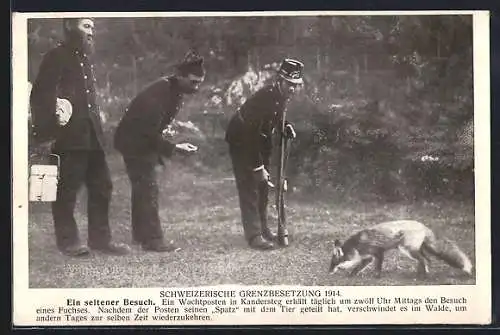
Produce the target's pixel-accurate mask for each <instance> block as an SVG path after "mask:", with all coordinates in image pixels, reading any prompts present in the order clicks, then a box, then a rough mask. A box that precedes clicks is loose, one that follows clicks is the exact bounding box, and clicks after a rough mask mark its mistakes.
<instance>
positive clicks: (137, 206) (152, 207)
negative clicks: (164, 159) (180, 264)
mask: <svg viewBox="0 0 500 335" xmlns="http://www.w3.org/2000/svg"><path fill="white" fill-rule="evenodd" d="M123 160H124V162H125V166H126V168H127V174H128V176H129V179H130V184H131V188H132V191H131V203H132V238H133V240H134V241H136V242H139V243H142V244H149V243H155V242H157V241H161V240H163V231H162V228H161V223H160V216H159V213H158V181H157V179H156V170H155V167H156V164H157V162H158V159H150V158H149V157H147V158H141V157H123Z"/></svg>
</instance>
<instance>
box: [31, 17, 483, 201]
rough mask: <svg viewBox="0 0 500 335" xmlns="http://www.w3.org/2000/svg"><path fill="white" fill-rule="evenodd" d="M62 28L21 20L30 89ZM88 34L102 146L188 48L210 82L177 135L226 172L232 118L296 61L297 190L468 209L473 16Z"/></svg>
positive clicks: (237, 23) (164, 22)
mask: <svg viewBox="0 0 500 335" xmlns="http://www.w3.org/2000/svg"><path fill="white" fill-rule="evenodd" d="M60 28H61V22H60V20H57V19H31V20H30V21H29V24H28V30H29V60H30V62H29V80H30V81H32V80H33V78H34V76H35V75H36V73H37V69H38V65H39V63H40V60H41V58H42V56H43V53H45V52H46V51H47V50H49V48H51V47H52V46H54V45H55V43H56V42H57V41H58V39H59V38H60V36H61V29H60ZM96 28H97V31H96V35H97V47H98V49H97V55H96V56H97V57H96V58H97V67H96V74H97V76H98V83H99V98H100V100H101V104H102V106H103V109H104V111H105V112H106V114H107V124H106V127H107V131H108V133H109V134H112V132H113V131H114V127H116V124H117V122H118V121H119V120H120V118H121V115H122V111H123V109H124V106H126V104H127V103H128V102H129V101H130V99H131V98H133V96H134V95H135V94H136V93H137V92H138V91H139V90H141V89H142V88H143V87H144V86H145V85H147V84H148V83H149V82H151V81H153V80H155V79H156V78H157V77H159V76H161V75H168V74H169V73H170V72H171V70H172V65H173V64H175V62H176V61H178V60H179V59H181V58H182V56H183V55H184V53H185V52H186V51H187V50H188V49H189V48H195V49H197V50H198V51H199V52H200V53H201V54H203V55H204V56H205V59H206V65H207V79H206V83H205V86H204V87H203V88H202V90H201V92H200V93H198V94H196V95H195V96H192V97H188V98H187V100H186V104H185V106H184V110H183V111H182V113H181V115H180V116H179V121H180V122H181V123H179V124H177V125H176V126H178V127H181V128H182V125H186V124H183V123H182V122H186V121H188V120H189V121H191V122H192V124H189V127H190V128H189V127H188V128H189V129H187V132H186V134H194V135H193V136H194V138H195V141H197V142H198V143H197V144H198V145H200V149H201V148H203V150H205V152H206V153H205V154H203V153H202V151H200V156H199V159H200V162H199V163H200V164H201V165H203V166H205V167H210V168H218V169H228V160H227V157H226V156H227V152H226V151H227V150H225V149H226V146H225V143H224V141H223V133H224V128H225V125H226V123H227V120H228V118H229V117H230V116H231V115H232V113H233V112H234V110H235V109H236V108H237V106H238V105H239V104H241V103H242V102H243V101H244V99H246V98H247V97H248V96H249V95H250V94H251V93H253V92H255V91H256V90H257V89H258V88H260V87H261V86H262V85H263V84H265V83H266V82H268V81H269V80H271V79H272V74H273V70H274V69H275V68H276V66H277V62H279V61H280V60H281V59H282V58H284V57H296V58H298V59H300V60H302V61H303V62H304V63H305V66H306V68H305V85H304V87H303V89H302V91H301V92H300V94H299V95H298V96H297V98H296V99H295V100H294V101H293V102H292V104H291V105H290V108H289V116H290V119H291V121H292V122H294V123H295V125H296V128H297V131H298V135H299V137H298V139H297V140H296V141H295V143H294V144H293V150H292V153H291V157H290V165H289V167H290V170H289V174H290V178H291V182H292V185H294V187H295V189H297V190H300V189H304V188H306V189H308V188H311V189H314V190H316V191H333V192H332V194H337V195H338V196H347V195H353V196H357V197H360V196H365V195H366V196H369V195H371V194H377V195H378V196H380V197H383V198H384V199H396V200H397V199H401V198H415V197H419V196H426V197H428V196H429V195H433V194H442V195H446V196H453V197H458V196H465V197H468V198H470V199H471V197H470V196H471V194H472V193H471V192H473V187H474V185H473V140H472V134H473V123H472V120H473V100H472V98H473V94H472V92H473V86H472V84H473V79H472V19H471V17H470V16H335V17H330V16H304V17H285V16H284V17H272V16H270V17H204V18H196V17H193V18H120V19H111V18H99V19H96ZM193 126H194V127H195V128H196V130H194V129H195V128H193ZM185 128H186V127H184V128H182V129H185ZM200 131H201V132H202V133H203V134H204V135H203V136H200V135H199V133H200ZM180 132H181V133H182V131H180ZM177 133H179V132H177ZM186 136H188V135H186ZM110 137H111V135H110ZM188 137H189V136H188ZM221 162H223V163H221ZM221 164H222V165H221Z"/></svg>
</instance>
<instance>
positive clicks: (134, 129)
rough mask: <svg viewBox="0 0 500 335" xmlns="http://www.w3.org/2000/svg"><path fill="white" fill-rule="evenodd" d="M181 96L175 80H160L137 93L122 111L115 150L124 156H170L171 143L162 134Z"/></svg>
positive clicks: (176, 112)
mask: <svg viewBox="0 0 500 335" xmlns="http://www.w3.org/2000/svg"><path fill="white" fill-rule="evenodd" d="M181 105H182V93H181V92H180V90H179V88H178V86H177V79H175V77H163V78H161V79H159V80H157V81H155V82H153V83H152V84H150V85H149V86H148V87H146V88H145V89H144V90H143V91H142V92H140V93H139V94H138V95H137V96H136V97H135V98H134V99H133V100H132V101H131V103H130V104H129V106H128V107H127V108H126V109H125V114H124V115H123V117H122V119H121V121H120V124H119V125H118V128H117V129H116V132H115V137H114V145H115V148H116V149H117V150H118V151H119V152H121V153H122V155H124V156H129V157H130V156H132V157H139V156H153V157H154V156H156V158H159V157H160V156H161V155H162V156H167V157H168V156H170V155H171V154H172V152H173V150H174V148H175V144H173V143H171V142H169V141H168V140H166V139H164V137H163V136H162V131H163V130H164V129H165V127H166V126H167V125H168V124H170V123H171V122H172V121H173V120H174V118H175V117H176V116H177V114H178V113H179V110H180V108H181Z"/></svg>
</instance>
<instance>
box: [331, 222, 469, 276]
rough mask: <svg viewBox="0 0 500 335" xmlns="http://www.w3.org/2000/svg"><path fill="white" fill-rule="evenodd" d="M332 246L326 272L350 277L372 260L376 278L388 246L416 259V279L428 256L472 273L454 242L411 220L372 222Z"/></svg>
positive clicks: (423, 272) (426, 269)
mask: <svg viewBox="0 0 500 335" xmlns="http://www.w3.org/2000/svg"><path fill="white" fill-rule="evenodd" d="M333 249H334V250H333V256H332V259H331V262H330V267H329V273H335V272H337V271H338V270H341V269H342V270H346V271H350V273H349V276H350V277H352V276H356V275H358V274H359V273H361V272H362V271H363V270H365V269H366V268H367V267H368V266H369V265H370V264H371V263H372V262H374V263H375V277H377V278H380V276H381V272H382V264H383V262H384V254H385V252H387V251H389V250H392V249H399V251H400V252H401V253H402V254H404V255H406V256H407V257H409V258H410V259H413V260H415V261H417V262H418V266H417V278H425V277H426V276H427V275H428V273H429V264H430V262H431V258H430V256H431V255H432V256H435V257H436V258H438V259H440V260H442V261H444V262H445V263H447V264H448V265H450V266H451V267H454V268H457V269H460V270H462V271H463V273H465V274H467V275H468V276H470V275H471V274H472V263H471V261H470V259H469V257H468V256H467V255H466V254H465V253H464V252H463V251H462V250H461V249H460V248H459V247H458V245H457V244H456V243H455V242H454V241H452V240H449V239H447V238H445V237H441V236H438V235H437V234H436V233H434V231H433V230H432V229H430V228H429V227H427V226H426V225H424V224H423V223H421V222H419V221H414V220H396V221H387V222H382V223H379V224H376V225H373V226H371V227H369V228H366V229H363V230H361V231H359V232H357V233H355V234H353V235H351V236H350V237H349V238H347V240H346V241H345V242H343V243H341V242H340V240H338V239H336V240H335V241H334V248H333Z"/></svg>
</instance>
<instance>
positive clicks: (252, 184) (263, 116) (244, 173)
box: [226, 59, 303, 249]
mask: <svg viewBox="0 0 500 335" xmlns="http://www.w3.org/2000/svg"><path fill="white" fill-rule="evenodd" d="M302 70H303V64H302V63H301V62H299V61H296V60H293V59H285V60H284V61H283V62H282V64H281V67H280V69H279V70H278V76H277V78H276V80H275V82H274V83H273V84H271V85H268V86H265V87H263V88H262V89H260V90H259V91H258V92H256V93H255V94H254V95H253V96H252V97H250V98H249V99H248V100H247V101H246V102H245V103H244V104H243V106H241V107H240V108H239V109H238V110H237V111H236V113H235V114H234V116H233V117H232V118H231V120H230V122H229V125H228V127H227V130H226V141H227V142H228V143H229V153H230V156H231V161H232V165H233V172H234V175H235V179H236V186H237V189H238V195H239V200H240V209H241V217H242V221H243V228H244V231H245V238H246V240H247V241H248V243H249V245H250V246H251V247H253V248H256V249H272V248H273V247H274V243H273V241H275V239H276V235H275V234H274V233H273V232H272V231H271V230H270V229H269V227H268V225H267V205H268V188H269V185H268V180H269V173H268V170H269V161H270V156H271V153H272V140H271V136H272V133H273V129H274V128H275V127H276V126H277V124H278V122H279V120H280V119H281V118H282V116H283V111H284V110H285V108H286V104H287V102H288V100H289V98H291V96H292V95H293V93H294V92H295V89H296V88H297V85H301V84H302V83H303V79H302ZM285 135H286V136H287V137H289V138H294V137H295V131H294V130H293V127H292V125H291V124H290V123H286V134H285Z"/></svg>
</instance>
